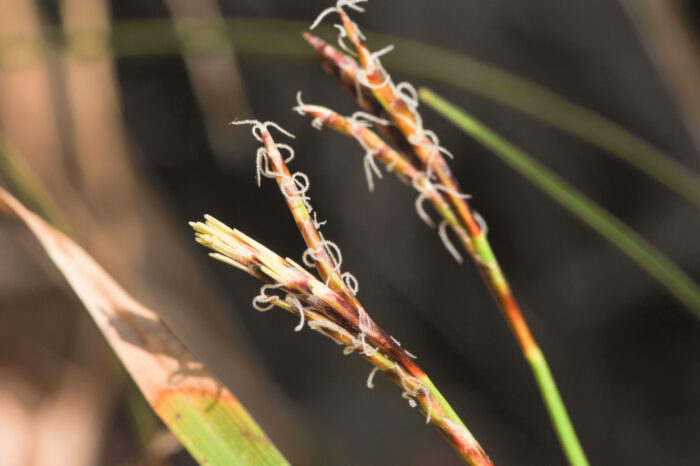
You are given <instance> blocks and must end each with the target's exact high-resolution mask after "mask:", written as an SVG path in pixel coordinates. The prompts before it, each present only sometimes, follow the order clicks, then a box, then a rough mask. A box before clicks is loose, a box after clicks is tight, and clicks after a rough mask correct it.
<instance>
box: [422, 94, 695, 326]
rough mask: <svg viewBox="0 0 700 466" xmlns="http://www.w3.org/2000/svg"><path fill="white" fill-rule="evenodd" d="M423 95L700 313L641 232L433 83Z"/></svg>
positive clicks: (677, 272) (689, 284) (680, 275)
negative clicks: (445, 96) (444, 95)
mask: <svg viewBox="0 0 700 466" xmlns="http://www.w3.org/2000/svg"><path fill="white" fill-rule="evenodd" d="M420 98H421V100H422V101H423V102H425V103H426V104H427V105H429V106H430V107H432V108H433V109H434V110H435V111H436V112H438V113H439V114H440V115H442V116H443V117H445V118H447V119H448V120H449V121H451V122H452V123H454V124H455V125H456V126H457V127H459V128H460V129H461V130H463V131H464V132H465V133H467V134H469V135H470V136H471V137H473V138H474V139H476V140H477V141H479V143H481V144H482V145H484V146H485V147H486V148H488V149H489V150H491V151H492V152H493V153H494V154H495V155H497V156H498V157H499V158H500V159H501V160H503V161H504V162H506V163H507V164H508V165H510V166H511V167H512V168H513V169H515V170H516V171H517V172H518V173H520V174H521V175H523V176H524V177H525V178H526V179H527V180H529V181H530V182H531V183H533V184H534V185H535V186H537V187H538V188H539V189H540V190H542V191H543V192H544V193H545V194H547V195H548V196H550V197H551V198H552V199H554V200H555V201H557V202H558V203H559V204H561V205H562V206H563V207H565V208H566V209H567V210H568V211H569V212H571V213H572V214H573V215H574V216H575V217H576V218H578V219H579V220H581V221H582V222H584V223H585V224H586V225H588V226H589V227H591V228H592V229H593V230H595V231H596V232H597V233H598V234H600V235H601V236H602V237H603V238H605V239H606V240H608V241H609V242H610V243H612V244H613V245H615V246H616V247H617V248H619V249H620V250H621V251H622V252H623V253H625V254H626V255H627V256H628V257H629V258H630V259H632V260H633V261H634V262H636V263H637V265H639V266H640V267H641V268H642V269H644V270H645V271H646V272H647V273H649V275H651V276H652V277H653V278H655V279H656V280H657V281H658V282H659V283H661V284H662V285H663V286H664V287H666V289H667V290H668V291H670V292H671V293H672V294H673V295H674V296H675V297H676V298H678V300H679V301H681V302H682V303H683V304H684V305H685V306H686V307H688V309H690V310H691V311H693V312H694V313H695V314H696V316H698V317H700V288H698V285H697V284H696V283H695V282H694V281H693V280H692V279H691V278H690V277H689V276H688V275H687V274H686V273H685V272H683V271H682V270H681V269H680V268H678V266H676V265H675V264H674V263H673V262H671V261H670V260H669V259H668V258H667V257H665V256H664V255H663V254H662V253H661V252H660V251H658V250H657V249H655V248H654V247H653V246H652V245H651V244H649V243H647V242H646V241H645V240H644V239H643V238H642V237H641V236H639V234H638V233H636V232H635V231H634V230H632V229H631V228H629V227H628V226H627V225H625V224H624V223H623V222H621V221H620V220H619V219H617V218H616V217H614V216H613V215H612V214H610V213H609V212H608V211H606V210H605V209H603V208H602V207H600V206H599V205H597V204H596V203H595V202H593V201H592V200H590V199H589V198H588V197H586V196H585V195H584V194H582V193H581V192H579V191H578V190H576V189H575V188H574V187H572V186H571V185H569V184H568V183H566V182H565V181H564V180H563V179H561V178H560V177H559V176H557V175H556V174H554V173H553V172H551V171H550V170H549V169H547V168H546V167H544V166H543V165H542V164H540V163H539V162H537V161H536V160H534V159H533V158H532V157H531V156H529V155H528V154H526V153H525V152H523V151H522V150H520V149H518V148H517V147H515V146H514V145H512V144H510V143H509V142H508V141H506V140H504V139H503V138H502V137H500V136H499V135H497V134H496V133H494V132H493V131H492V130H491V129H489V128H487V127H486V126H484V125H483V124H482V123H480V122H479V121H477V120H476V119H475V118H474V117H472V116H471V115H469V114H467V113H466V112H465V111H464V110H462V109H460V108H457V107H455V106H454V105H452V104H450V103H449V102H447V101H446V100H444V99H443V98H441V97H439V96H438V95H436V94H435V93H433V92H432V91H430V90H429V89H421V90H420Z"/></svg>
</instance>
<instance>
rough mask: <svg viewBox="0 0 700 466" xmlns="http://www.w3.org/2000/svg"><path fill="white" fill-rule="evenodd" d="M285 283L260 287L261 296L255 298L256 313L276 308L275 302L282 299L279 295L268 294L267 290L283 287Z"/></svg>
mask: <svg viewBox="0 0 700 466" xmlns="http://www.w3.org/2000/svg"><path fill="white" fill-rule="evenodd" d="M283 286H284V284H283V283H274V284H267V285H263V286H262V287H260V294H258V295H257V296H256V297H254V298H253V307H254V308H255V310H256V311H260V312H265V311H269V310H270V309H272V308H273V307H274V305H275V304H274V301H277V300H279V299H281V298H280V297H279V296H277V295H269V294H267V290H271V289H276V288H281V287H283Z"/></svg>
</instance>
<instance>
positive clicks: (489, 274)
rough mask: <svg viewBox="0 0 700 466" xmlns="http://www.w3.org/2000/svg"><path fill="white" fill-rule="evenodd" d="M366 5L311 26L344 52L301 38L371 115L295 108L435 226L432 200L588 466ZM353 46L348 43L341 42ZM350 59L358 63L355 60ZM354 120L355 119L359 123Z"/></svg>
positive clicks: (566, 441) (566, 438)
mask: <svg viewBox="0 0 700 466" xmlns="http://www.w3.org/2000/svg"><path fill="white" fill-rule="evenodd" d="M366 1H367V0H339V1H338V2H337V3H336V5H335V6H334V7H330V8H327V9H326V10H324V11H323V12H322V13H321V14H320V15H319V17H318V18H317V19H316V21H315V22H314V23H313V25H312V26H311V29H314V28H315V27H316V26H317V25H318V24H319V23H320V22H321V21H322V20H323V19H324V18H325V17H326V16H327V15H330V14H337V15H338V16H339V17H340V20H341V24H338V25H336V27H337V28H338V30H339V31H340V35H339V38H338V43H339V45H340V46H341V48H342V49H343V50H344V51H345V52H346V53H343V52H341V51H340V50H338V49H336V48H335V47H333V46H331V45H329V44H327V43H325V42H324V41H322V40H321V39H319V38H317V37H315V36H312V35H311V34H305V35H304V37H305V38H306V39H307V40H308V41H309V43H310V44H311V46H312V47H313V48H314V50H315V51H316V52H317V54H318V55H319V57H320V58H321V61H322V63H323V65H324V67H325V68H326V70H327V71H329V72H330V73H331V74H332V75H333V76H335V77H336V78H338V80H339V81H340V82H341V84H343V86H344V87H345V88H346V89H347V90H348V91H350V93H351V94H352V96H353V97H354V98H355V100H356V102H357V103H358V105H359V106H360V107H361V108H362V109H363V110H364V112H367V113H368V114H369V115H371V117H370V118H366V117H365V118H362V116H363V115H362V114H360V115H356V116H355V117H354V118H353V117H351V118H342V117H340V115H338V114H336V113H335V112H332V111H330V110H328V109H325V108H323V107H319V106H306V105H304V104H303V102H301V101H299V106H298V107H296V110H297V111H299V112H300V113H302V114H308V115H311V116H313V117H314V126H316V127H317V128H320V127H321V126H323V125H327V126H330V127H332V128H334V129H336V130H338V131H340V132H341V133H344V134H346V135H348V136H351V137H353V138H354V139H355V140H357V141H358V142H359V143H360V145H361V146H362V147H363V148H364V149H365V151H366V156H365V169H366V170H367V177H368V180H370V189H371V188H372V183H371V178H372V173H373V172H374V173H375V174H379V170H378V169H377V167H376V165H374V159H375V158H376V159H379V160H380V161H381V162H382V163H384V164H385V166H386V168H387V169H388V170H390V171H395V172H396V173H397V174H398V175H399V176H400V177H401V178H403V179H405V180H408V181H410V183H411V184H412V185H413V187H414V188H415V189H416V190H417V191H418V192H419V194H420V195H419V198H418V200H417V203H416V204H417V207H418V212H419V214H420V216H421V218H423V219H424V220H425V221H426V223H428V224H429V225H431V226H432V220H430V218H429V217H428V215H427V214H426V213H425V211H424V210H423V208H422V203H423V201H425V200H429V201H430V202H431V204H432V205H433V206H434V207H435V209H436V211H437V212H438V214H440V215H441V217H442V221H441V222H440V226H439V233H440V237H441V238H442V239H443V241H444V242H445V243H446V245H448V249H449V250H450V252H451V253H452V254H453V255H454V256H455V258H456V259H458V261H461V257H460V256H459V253H458V252H457V251H456V249H455V248H454V247H453V246H452V245H451V243H450V242H449V239H448V236H447V228H448V227H449V228H450V229H451V230H452V231H453V232H454V234H455V235H456V236H457V238H458V239H459V242H460V245H461V246H462V248H463V249H464V250H465V251H466V253H467V254H468V255H469V256H470V257H471V258H472V260H473V262H474V263H475V265H476V266H477V268H478V270H479V272H480V273H481V275H482V277H483V279H484V282H485V283H486V285H487V287H488V288H489V290H490V291H491V293H492V294H493V296H494V298H495V299H496V301H497V303H498V305H499V307H500V309H501V310H502V312H503V314H504V316H505V318H506V320H507V322H508V324H509V325H510V327H511V329H512V331H513V334H514V335H515V338H516V340H517V341H518V343H519V345H520V348H521V350H522V353H523V355H524V356H525V359H526V360H527V362H528V363H529V365H530V368H531V370H532V373H533V376H534V378H535V381H536V383H537V385H538V388H539V390H540V393H541V396H542V399H543V402H544V404H545V406H546V408H547V411H548V413H549V416H550V419H551V421H552V424H553V426H554V429H555V431H556V433H557V436H558V438H559V441H560V443H561V445H562V448H563V450H564V452H565V454H566V456H567V458H568V460H569V462H570V463H571V464H572V465H581V466H583V465H587V464H588V461H587V459H586V456H585V454H584V451H583V448H582V447H581V444H580V442H579V440H578V437H577V435H576V432H575V430H574V427H573V424H572V423H571V420H570V418H569V415H568V413H567V411H566V408H565V405H564V403H563V401H562V398H561V396H560V394H559V390H558V389H557V386H556V383H555V381H554V377H553V375H552V373H551V371H550V369H549V366H548V364H547V361H546V359H545V357H544V354H543V353H542V351H541V349H540V348H539V346H538V345H537V343H536V341H535V338H534V337H533V335H532V333H531V331H530V329H529V327H528V325H527V323H526V321H525V318H524V316H523V313H522V310H521V308H520V306H519V304H518V302H517V300H516V299H515V296H514V295H513V292H512V290H511V288H510V285H509V283H508V280H507V279H506V277H505V275H504V273H503V271H502V269H501V267H500V265H499V263H498V260H497V258H496V255H495V254H494V252H493V250H492V248H491V244H490V242H489V240H488V237H487V227H486V223H485V222H484V220H483V218H482V217H481V216H480V215H479V214H478V213H476V212H475V211H474V210H473V209H472V208H471V206H470V205H469V203H468V198H469V195H467V194H466V193H465V192H464V191H463V189H462V188H461V186H460V184H459V182H458V181H457V179H456V178H455V177H454V175H453V174H452V171H451V170H450V167H449V165H448V164H447V162H446V160H445V156H447V157H452V155H451V154H450V153H449V152H448V151H447V150H446V149H445V148H443V147H441V146H440V143H439V140H438V137H437V135H436V134H435V133H434V132H432V131H430V130H427V129H426V128H425V127H424V126H423V120H422V117H421V115H420V113H419V112H418V110H417V107H418V96H417V93H416V92H415V89H414V88H413V87H412V86H411V85H410V84H409V83H400V84H394V82H393V80H392V78H391V76H390V75H389V73H388V72H387V71H386V70H385V68H384V67H383V66H382V63H381V60H380V57H381V56H382V55H384V54H386V53H388V52H390V51H391V48H392V47H391V46H389V47H386V48H384V49H381V50H379V51H374V52H373V51H371V50H370V49H369V48H368V47H367V45H366V43H365V37H364V35H363V34H362V32H361V31H360V29H359V28H358V26H357V24H356V23H355V22H354V21H353V20H352V19H350V17H349V16H348V14H347V13H346V11H345V9H344V8H348V9H352V10H355V11H359V12H362V11H364V9H363V8H362V7H361V6H360V4H361V3H365V2H366ZM346 40H347V41H349V42H350V44H351V45H347V44H346V42H345V41H346ZM351 55H354V56H355V57H356V59H355V58H353V57H352V56H351ZM358 117H359V118H358ZM368 122H369V123H376V124H378V125H379V127H380V128H381V130H382V132H383V133H384V135H385V136H386V137H387V138H390V139H391V140H392V142H394V143H395V145H396V147H397V150H394V149H392V148H391V147H390V146H389V145H388V144H386V143H384V142H383V140H382V139H381V137H380V136H379V135H377V134H376V133H373V132H372V131H370V130H368V129H367V126H368V124H367V123H368Z"/></svg>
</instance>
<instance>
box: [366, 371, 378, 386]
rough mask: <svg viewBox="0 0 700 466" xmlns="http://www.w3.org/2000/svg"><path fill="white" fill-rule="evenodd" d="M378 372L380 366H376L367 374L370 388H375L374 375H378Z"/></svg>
mask: <svg viewBox="0 0 700 466" xmlns="http://www.w3.org/2000/svg"><path fill="white" fill-rule="evenodd" d="M377 372H379V368H378V367H375V368H373V369H372V370H371V371H370V373H369V375H368V376H367V388H369V389H370V390H371V389H372V388H374V376H375V375H377Z"/></svg>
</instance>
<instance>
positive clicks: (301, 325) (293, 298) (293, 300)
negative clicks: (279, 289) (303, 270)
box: [284, 294, 306, 332]
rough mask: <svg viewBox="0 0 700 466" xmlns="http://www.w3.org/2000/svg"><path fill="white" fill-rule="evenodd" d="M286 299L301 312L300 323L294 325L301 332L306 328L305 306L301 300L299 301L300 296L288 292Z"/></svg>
mask: <svg viewBox="0 0 700 466" xmlns="http://www.w3.org/2000/svg"><path fill="white" fill-rule="evenodd" d="M284 300H285V301H287V302H288V303H289V305H290V306H292V307H293V308H295V309H296V310H297V311H298V312H299V324H297V326H296V327H294V331H295V332H301V330H302V329H303V328H304V322H305V320H306V314H305V311H304V306H303V305H302V304H301V301H299V298H297V297H296V296H292V295H291V294H288V295H287V296H286V297H285V298H284Z"/></svg>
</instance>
